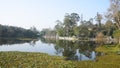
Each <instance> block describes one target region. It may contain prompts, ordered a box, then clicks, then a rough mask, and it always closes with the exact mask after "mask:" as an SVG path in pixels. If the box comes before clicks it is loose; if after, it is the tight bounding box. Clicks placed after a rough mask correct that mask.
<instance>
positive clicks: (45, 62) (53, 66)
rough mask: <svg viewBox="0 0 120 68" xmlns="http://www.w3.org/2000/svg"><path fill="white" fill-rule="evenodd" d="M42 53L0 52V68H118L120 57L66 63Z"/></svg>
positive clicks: (102, 57)
mask: <svg viewBox="0 0 120 68" xmlns="http://www.w3.org/2000/svg"><path fill="white" fill-rule="evenodd" d="M64 59H65V57H58V56H49V55H47V54H43V53H29V52H0V68H119V67H120V55H116V54H114V55H113V54H111V55H106V56H101V57H97V61H95V62H94V61H66V60H64Z"/></svg>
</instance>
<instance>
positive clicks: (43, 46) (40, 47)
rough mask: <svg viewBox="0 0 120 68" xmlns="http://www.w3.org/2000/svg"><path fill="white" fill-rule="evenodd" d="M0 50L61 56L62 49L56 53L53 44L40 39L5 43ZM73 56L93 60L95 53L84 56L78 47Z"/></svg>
mask: <svg viewBox="0 0 120 68" xmlns="http://www.w3.org/2000/svg"><path fill="white" fill-rule="evenodd" d="M0 51H21V52H41V53H47V54H49V55H57V56H62V53H63V51H64V49H61V50H60V52H59V53H57V51H56V49H55V48H54V44H49V43H42V42H41V41H37V42H36V43H35V44H34V43H33V44H32V42H31V43H24V44H13V45H9V44H5V45H2V46H0ZM75 56H77V57H78V60H94V59H95V57H96V55H95V52H94V51H92V52H91V55H90V57H87V56H85V55H84V54H82V53H79V49H77V50H76V54H75Z"/></svg>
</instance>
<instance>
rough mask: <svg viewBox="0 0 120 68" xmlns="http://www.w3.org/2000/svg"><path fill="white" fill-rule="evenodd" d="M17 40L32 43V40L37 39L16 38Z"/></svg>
mask: <svg viewBox="0 0 120 68" xmlns="http://www.w3.org/2000/svg"><path fill="white" fill-rule="evenodd" d="M17 39H18V40H21V41H32V40H37V39H33V38H17Z"/></svg>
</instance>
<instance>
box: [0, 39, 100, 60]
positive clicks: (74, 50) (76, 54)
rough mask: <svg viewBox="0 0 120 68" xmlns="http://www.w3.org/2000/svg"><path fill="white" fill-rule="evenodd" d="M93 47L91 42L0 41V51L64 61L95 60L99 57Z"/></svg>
mask: <svg viewBox="0 0 120 68" xmlns="http://www.w3.org/2000/svg"><path fill="white" fill-rule="evenodd" d="M9 45H10V46H9ZM95 47H96V44H95V42H93V41H65V40H54V39H52V40H51V39H40V40H32V41H21V40H18V39H0V51H23V52H42V53H47V54H49V55H57V56H65V57H66V60H79V61H82V60H95V58H96V55H97V54H98V55H99V53H96V52H95Z"/></svg>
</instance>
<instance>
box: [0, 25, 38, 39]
mask: <svg viewBox="0 0 120 68" xmlns="http://www.w3.org/2000/svg"><path fill="white" fill-rule="evenodd" d="M38 34H39V32H38V31H37V30H36V28H35V27H34V28H33V29H24V28H20V27H14V26H5V25H0V37H14V38H24V37H26V38H33V37H38Z"/></svg>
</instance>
